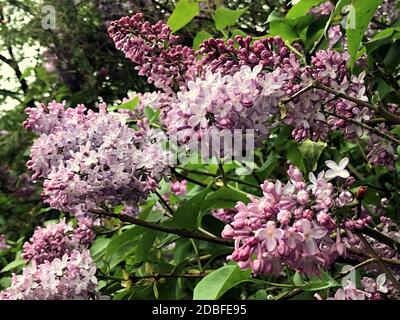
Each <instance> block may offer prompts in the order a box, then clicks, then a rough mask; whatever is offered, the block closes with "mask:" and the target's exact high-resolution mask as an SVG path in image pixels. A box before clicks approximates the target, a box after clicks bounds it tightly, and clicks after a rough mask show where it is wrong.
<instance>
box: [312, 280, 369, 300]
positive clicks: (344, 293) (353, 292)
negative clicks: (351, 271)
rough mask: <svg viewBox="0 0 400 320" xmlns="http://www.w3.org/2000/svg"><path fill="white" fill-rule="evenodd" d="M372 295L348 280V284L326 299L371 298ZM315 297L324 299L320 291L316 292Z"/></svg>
mask: <svg viewBox="0 0 400 320" xmlns="http://www.w3.org/2000/svg"><path fill="white" fill-rule="evenodd" d="M370 297H371V294H370V293H368V292H365V291H363V290H360V289H357V287H356V285H355V284H354V283H353V282H351V281H348V284H347V286H345V287H343V288H340V289H338V290H337V291H336V293H335V294H334V296H333V297H329V298H327V299H326V300H369V298H370ZM315 298H317V299H318V300H323V299H322V297H321V296H320V295H319V294H318V293H317V294H315Z"/></svg>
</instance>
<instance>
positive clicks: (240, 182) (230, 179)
mask: <svg viewBox="0 0 400 320" xmlns="http://www.w3.org/2000/svg"><path fill="white" fill-rule="evenodd" d="M178 169H180V170H183V171H185V172H187V173H192V174H197V175H203V176H209V177H213V178H218V177H220V175H218V174H215V173H211V172H205V171H201V170H193V169H186V168H179V167H178ZM225 178H226V179H227V180H228V181H232V182H237V183H239V184H243V185H244V186H248V187H253V188H256V189H259V188H260V186H259V185H256V184H253V183H250V182H247V181H243V180H240V179H237V178H233V177H229V176H225ZM260 184H261V183H260Z"/></svg>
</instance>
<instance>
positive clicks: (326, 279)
mask: <svg viewBox="0 0 400 320" xmlns="http://www.w3.org/2000/svg"><path fill="white" fill-rule="evenodd" d="M320 274H321V277H317V276H314V277H311V281H310V282H309V283H308V284H307V285H305V286H301V287H300V288H301V289H302V290H304V291H319V290H324V289H328V288H333V287H339V286H340V284H339V283H338V282H337V281H336V280H335V279H333V278H332V277H331V276H330V275H329V273H327V272H325V271H323V270H322V269H320Z"/></svg>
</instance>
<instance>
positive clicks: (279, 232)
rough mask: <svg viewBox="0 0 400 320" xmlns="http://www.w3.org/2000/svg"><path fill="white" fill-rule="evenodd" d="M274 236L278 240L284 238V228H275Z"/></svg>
mask: <svg viewBox="0 0 400 320" xmlns="http://www.w3.org/2000/svg"><path fill="white" fill-rule="evenodd" d="M273 237H274V238H275V239H277V240H279V239H282V238H283V230H282V229H279V228H278V229H275V231H274V233H273Z"/></svg>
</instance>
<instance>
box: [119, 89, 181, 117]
mask: <svg viewBox="0 0 400 320" xmlns="http://www.w3.org/2000/svg"><path fill="white" fill-rule="evenodd" d="M135 97H138V98H139V104H138V105H137V106H136V107H135V108H134V110H133V111H132V110H129V109H119V110H118V111H119V112H121V113H123V114H127V115H128V116H129V118H130V119H131V120H134V121H138V120H141V119H143V118H144V117H145V109H146V107H150V108H151V109H153V110H155V111H160V118H159V119H160V123H161V124H164V122H165V119H166V117H167V114H168V112H169V111H170V110H171V108H172V106H173V105H174V103H176V101H177V98H176V94H175V93H165V92H162V91H155V92H145V93H140V92H132V93H129V94H128V97H127V98H124V99H123V100H122V103H128V102H130V101H132V100H133V99H134V98H135Z"/></svg>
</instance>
